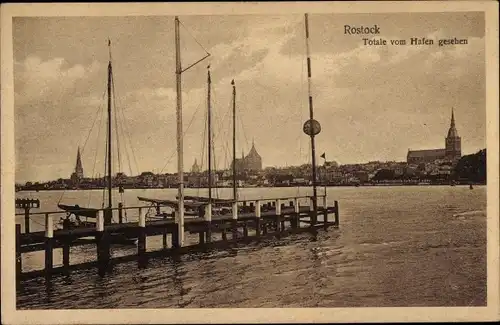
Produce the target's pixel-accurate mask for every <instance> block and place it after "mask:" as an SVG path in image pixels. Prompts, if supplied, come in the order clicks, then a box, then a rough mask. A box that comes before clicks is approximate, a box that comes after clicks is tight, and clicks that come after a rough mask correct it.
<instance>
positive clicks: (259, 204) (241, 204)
mask: <svg viewBox="0 0 500 325" xmlns="http://www.w3.org/2000/svg"><path fill="white" fill-rule="evenodd" d="M317 199H318V203H320V201H321V204H318V207H319V208H320V209H321V208H326V207H327V205H328V201H327V195H326V194H321V195H318V196H317ZM304 200H306V201H308V205H309V209H310V211H312V210H313V196H307V195H302V196H286V197H274V198H256V199H239V200H236V201H234V200H227V201H225V202H224V203H208V202H207V203H206V204H204V206H205V209H204V213H203V216H199V217H202V218H203V219H205V220H206V221H211V220H212V217H213V208H214V207H216V206H219V205H224V204H226V205H227V204H231V212H232V218H233V219H238V216H239V215H240V214H241V213H248V212H253V213H254V214H255V216H256V217H261V215H262V212H263V211H269V210H275V211H276V214H278V215H279V214H281V213H282V210H283V209H286V208H287V207H288V208H294V212H296V213H298V212H299V210H300V203H301V201H302V202H303V201H304ZM335 202H336V201H335ZM287 203H288V205H287ZM163 207H166V206H163ZM30 208H32V206H31V207H26V208H25V211H24V212H23V213H16V214H15V215H16V216H24V219H25V220H24V224H25V227H24V233H30V218H31V217H36V216H44V224H45V225H44V228H45V231H49V228H50V229H51V230H50V231H53V230H54V228H55V224H54V218H57V217H58V216H66V215H67V214H68V213H76V214H79V215H81V214H84V213H92V212H95V213H96V228H97V226H101V224H102V223H103V222H104V213H113V212H117V213H118V220H119V223H123V213H125V214H126V215H127V218H126V219H127V221H128V218H129V216H128V214H127V212H131V211H134V212H136V213H134V214H132V215H130V217H131V218H134V217H135V220H134V221H133V222H135V223H145V221H146V219H147V218H148V217H149V215H150V212H151V211H152V210H154V209H155V207H153V206H152V205H139V206H129V207H123V206H118V207H115V208H78V209H74V210H58V211H45V212H31V211H30ZM108 211H109V212H108ZM156 212H158V209H156ZM163 215H164V216H165V217H172V218H175V213H173V214H170V215H168V214H163ZM84 217H85V216H84ZM143 219H144V220H143ZM177 222H178V221H177V220H176V223H177Z"/></svg>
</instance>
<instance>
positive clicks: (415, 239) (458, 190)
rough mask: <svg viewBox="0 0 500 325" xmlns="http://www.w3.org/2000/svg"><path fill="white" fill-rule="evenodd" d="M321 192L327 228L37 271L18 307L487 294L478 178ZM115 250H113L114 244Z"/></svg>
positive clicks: (77, 254)
mask: <svg viewBox="0 0 500 325" xmlns="http://www.w3.org/2000/svg"><path fill="white" fill-rule="evenodd" d="M170 191H171V192H172V193H170ZM170 191H168V190H163V191H158V190H155V191H148V190H137V191H134V192H133V193H131V192H132V191H129V192H128V193H127V195H128V196H127V197H126V200H127V201H129V202H130V203H128V204H135V202H134V197H135V196H137V195H142V194H144V193H148V194H149V195H150V196H154V197H167V196H170V195H174V196H175V189H170ZM194 191H196V190H194ZM228 191H230V189H228ZM245 191H246V192H245V193H244V194H242V195H243V196H245V195H246V196H247V197H248V198H253V197H259V196H260V195H262V196H271V197H278V196H288V195H299V194H300V195H305V194H307V191H308V190H307V189H305V190H304V189H301V190H300V191H301V193H297V189H245ZM252 191H254V192H252ZM262 191H266V193H265V194H262ZM83 194H85V195H87V194H88V193H82V191H80V192H77V191H75V192H73V193H70V195H69V197H68V198H65V200H66V201H71V200H79V201H81V200H82V199H83V198H84V195H83ZM59 195H60V194H58V195H56V197H54V195H53V194H51V193H49V192H45V193H42V192H40V193H33V195H32V196H38V197H39V198H40V199H41V201H42V208H43V210H47V209H49V205H50V204H51V202H57V201H58V200H59V198H60V196H59ZM328 195H329V198H330V200H339V203H340V211H341V225H340V229H338V230H335V229H330V230H328V231H327V232H325V231H322V230H321V231H319V232H318V233H317V234H316V235H315V234H310V233H303V234H297V235H292V236H289V237H286V238H280V239H273V240H271V239H269V240H266V241H264V242H260V243H255V244H252V245H249V246H243V245H240V246H239V247H236V248H232V249H227V250H220V251H212V252H206V253H200V254H193V255H185V256H182V257H179V258H177V259H173V258H156V259H153V260H151V261H150V262H149V265H148V267H147V268H146V269H141V270H139V269H138V267H137V263H135V262H130V263H124V264H120V265H117V266H115V267H114V268H113V271H112V274H111V275H109V276H106V277H104V278H100V277H99V276H98V275H97V271H96V270H82V271H78V272H73V273H72V274H71V275H70V276H68V277H64V276H58V277H55V278H54V279H53V281H52V282H51V284H50V285H46V283H45V280H44V279H43V278H36V279H31V280H26V281H23V283H22V286H21V288H20V289H19V291H18V293H17V307H18V308H21V309H47V308H51V309H52V308H55V309H58V308H59V309H61V308H65V309H66V308H69V309H71V308H168V307H173V308H176V307H177V308H183V307H186V308H190V307H191V308H196V307H233V308H234V307H382V306H388V307H389V306H390V307H395V306H484V305H485V304H486V218H485V216H486V214H485V211H486V187H483V186H478V187H476V188H475V189H474V190H472V191H471V190H469V189H468V188H466V187H450V186H443V187H436V186H432V187H391V188H385V187H376V188H362V189H361V190H360V188H329V189H328ZM82 196H83V197H82ZM95 196H96V197H98V195H95ZM20 197H24V195H23V196H21V195H20ZM222 197H223V195H222ZM85 199H86V198H85ZM97 200H98V199H97ZM90 201H91V202H93V200H92V198H91V199H90ZM44 205H45V207H44ZM18 222H19V221H18ZM160 243H161V239H159V240H158V241H155V240H152V241H151V242H148V245H151V246H152V247H155V245H159V244H160ZM131 249H133V248H131ZM94 250H95V249H94V247H90V246H89V247H83V248H80V249H79V250H76V251H72V259H73V258H79V259H85V258H89V256H92V255H93V254H94ZM114 250H115V253H116V254H119V253H120V250H123V248H115V249H114ZM41 258H43V256H41ZM39 260H40V256H28V257H26V258H25V259H23V264H24V265H25V266H26V267H33V268H36V264H37V263H38V262H39Z"/></svg>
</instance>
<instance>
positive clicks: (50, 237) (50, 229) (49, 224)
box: [45, 213, 54, 279]
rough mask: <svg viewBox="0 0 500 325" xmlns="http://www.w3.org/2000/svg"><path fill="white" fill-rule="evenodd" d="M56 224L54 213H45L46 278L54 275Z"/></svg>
mask: <svg viewBox="0 0 500 325" xmlns="http://www.w3.org/2000/svg"><path fill="white" fill-rule="evenodd" d="M53 253H54V224H53V220H52V215H51V214H49V213H46V214H45V278H46V279H50V278H51V276H52V267H53V265H54V254H53Z"/></svg>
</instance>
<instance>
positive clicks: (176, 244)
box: [172, 211, 181, 249]
mask: <svg viewBox="0 0 500 325" xmlns="http://www.w3.org/2000/svg"><path fill="white" fill-rule="evenodd" d="M173 218H174V220H176V219H177V211H174V212H173ZM180 228H181V227H180V226H179V225H177V227H175V229H174V230H173V231H172V248H174V249H176V248H180V247H181V243H180V237H179V229H180Z"/></svg>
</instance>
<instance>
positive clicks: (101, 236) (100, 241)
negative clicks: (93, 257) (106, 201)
mask: <svg viewBox="0 0 500 325" xmlns="http://www.w3.org/2000/svg"><path fill="white" fill-rule="evenodd" d="M104 213H105V212H104V210H99V211H97V220H96V221H97V222H96V231H97V233H96V241H97V268H98V273H99V275H100V276H104V274H105V273H106V269H107V267H108V262H109V243H108V241H107V234H106V232H105V231H104Z"/></svg>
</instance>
